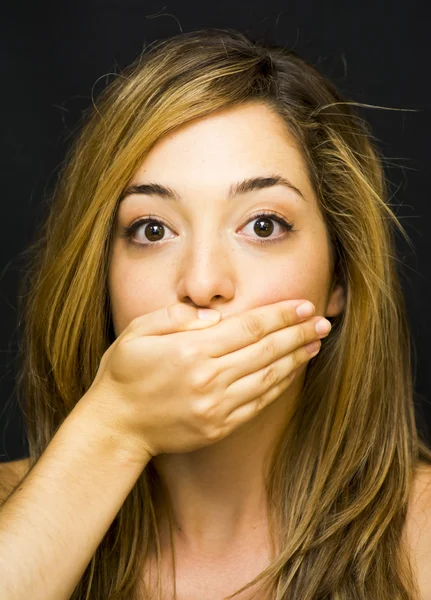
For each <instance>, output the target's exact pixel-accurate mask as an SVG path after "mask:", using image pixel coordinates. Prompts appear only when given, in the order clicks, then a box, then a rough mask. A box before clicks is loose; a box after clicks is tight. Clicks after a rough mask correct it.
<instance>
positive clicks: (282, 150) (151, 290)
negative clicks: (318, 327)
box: [108, 104, 345, 565]
mask: <svg viewBox="0 0 431 600" xmlns="http://www.w3.org/2000/svg"><path fill="white" fill-rule="evenodd" d="M274 173H277V174H280V175H283V176H284V177H286V178H287V179H288V180H289V181H290V182H291V183H292V184H293V185H294V186H296V187H297V188H299V190H300V191H301V192H302V194H303V195H304V197H305V199H303V198H301V197H300V196H298V195H297V194H295V192H293V191H292V190H290V189H288V188H286V187H284V186H281V185H277V186H275V187H272V188H268V189H262V190H258V191H253V192H249V193H247V194H245V195H241V196H238V197H237V198H234V199H233V200H231V201H230V202H228V200H227V190H228V188H229V186H230V185H231V184H232V183H234V182H237V181H240V180H242V179H245V178H247V177H254V176H269V175H272V174H274ZM144 182H145V183H149V182H157V183H161V184H163V185H167V186H170V187H172V188H174V189H175V190H178V192H179V193H180V194H181V196H182V198H183V200H182V201H181V203H180V204H176V203H173V202H168V201H166V200H163V199H162V198H160V197H157V196H148V195H143V194H134V195H130V196H127V197H126V198H125V199H124V200H123V201H122V202H121V203H120V206H119V210H118V213H117V220H116V231H115V236H114V240H113V246H112V252H111V257H110V264H109V281H108V287H109V293H110V297H111V303H112V318H113V324H114V329H115V333H116V335H117V336H118V335H119V334H120V333H121V332H122V331H123V330H124V329H125V328H126V327H127V325H128V324H129V322H130V321H131V320H132V319H134V318H135V317H137V316H139V315H143V314H146V313H150V312H152V311H155V310H159V309H160V308H162V307H164V306H166V305H170V304H174V303H176V302H184V303H189V304H191V305H193V306H198V307H204V308H212V309H215V310H217V311H219V312H221V313H222V318H223V317H227V316H231V315H234V314H236V313H243V312H245V311H247V310H249V309H251V308H254V307H257V306H262V305H265V304H272V303H274V302H279V301H281V300H287V299H308V300H310V301H311V302H312V303H313V304H314V305H315V307H316V312H315V314H316V315H321V316H330V317H332V316H336V315H338V314H340V313H341V312H342V310H343V308H344V303H345V300H344V293H343V289H342V288H341V286H340V285H338V284H337V285H332V284H333V282H332V275H333V273H332V264H331V253H330V245H329V244H330V242H329V237H328V232H327V228H326V225H325V222H324V220H323V217H322V214H321V213H320V210H319V208H318V203H317V198H316V196H315V194H314V192H313V189H312V186H311V183H310V180H309V177H308V175H307V172H306V168H305V162H304V159H303V157H302V155H301V153H300V152H299V149H298V147H297V146H296V144H295V142H294V139H293V137H291V136H290V135H289V134H288V132H286V129H285V126H284V123H283V121H281V119H280V117H278V115H275V114H274V113H272V112H271V111H270V109H269V108H268V107H266V106H265V105H263V104H244V105H242V106H240V107H234V108H230V109H228V110H223V111H218V112H216V113H213V114H211V115H210V116H208V117H205V118H202V119H196V120H194V121H192V122H191V123H188V124H185V125H183V126H181V127H179V128H177V129H176V130H175V131H173V132H170V133H169V134H167V135H166V136H164V137H163V138H161V139H160V140H158V142H157V143H156V144H155V145H154V146H153V148H152V149H151V151H150V152H149V154H148V155H147V157H146V158H145V160H144V161H143V163H142V164H141V165H140V167H139V168H138V169H137V170H136V172H135V173H134V175H133V177H132V178H131V179H130V181H129V185H131V184H137V183H144ZM260 210H273V211H275V212H276V213H278V214H280V215H281V216H283V217H284V218H285V219H286V220H287V221H288V222H290V223H293V224H294V229H295V230H296V231H295V232H289V231H287V230H285V229H284V228H283V226H281V225H278V223H277V222H274V221H271V223H272V224H273V227H274V229H273V231H272V233H271V235H270V236H269V238H266V239H275V238H279V240H280V242H279V243H277V244H274V245H261V244H259V243H258V241H257V240H259V239H262V238H263V237H264V236H262V234H259V231H258V230H257V223H256V221H257V216H256V215H257V214H258V211H260ZM149 213H154V214H155V215H156V216H157V219H158V220H161V221H163V222H164V223H166V227H164V228H163V227H162V232H161V233H160V237H161V239H162V241H159V242H158V241H151V240H154V239H158V238H154V237H152V236H151V231H149V230H148V224H143V225H141V227H140V228H139V230H138V231H137V232H135V234H134V238H135V241H137V242H140V243H143V244H144V243H148V244H152V245H151V246H147V247H145V248H142V249H137V248H134V247H131V246H128V245H127V242H126V240H125V239H123V238H121V237H120V233H121V231H122V228H124V227H126V226H128V225H130V224H131V223H132V222H133V221H136V220H137V219H138V218H140V217H146V216H148V214H149ZM266 218H267V217H266ZM255 225H256V227H255ZM146 228H147V231H146V234H147V235H146V234H145V229H146ZM329 335H330V334H329ZM316 339H317V336H316ZM307 365H308V363H307V364H306V365H303V366H302V367H300V369H299V370H298V375H297V377H296V378H295V379H294V380H293V382H292V383H291V385H290V386H289V387H288V388H287V390H285V391H284V392H283V393H282V395H281V396H280V397H279V398H277V400H275V401H274V402H273V403H272V404H270V405H269V406H267V407H266V408H265V409H264V410H263V411H262V412H260V413H259V414H258V415H257V416H256V417H255V418H254V419H253V420H251V421H249V422H247V423H245V424H244V425H242V426H241V427H239V428H238V429H237V430H235V431H234V432H233V433H232V434H231V435H229V436H227V437H226V438H225V439H223V440H221V441H220V442H217V443H215V444H212V445H211V446H208V447H206V448H203V449H200V450H197V451H194V452H189V453H185V454H162V455H158V456H156V457H154V458H153V463H154V465H155V467H156V469H157V471H158V472H159V474H160V476H161V477H162V479H163V481H164V482H165V484H166V486H167V488H168V490H169V493H170V496H171V499H172V503H173V509H174V517H175V523H176V527H175V530H174V539H175V545H176V547H177V548H179V556H181V555H182V556H183V557H185V556H187V557H191V558H190V560H191V561H193V559H197V558H199V561H200V562H203V561H206V560H207V561H208V562H209V561H213V562H212V564H213V565H214V564H215V562H216V561H217V560H218V559H220V560H222V558H221V557H224V559H226V560H229V559H231V558H232V557H233V556H234V555H237V556H240V555H241V553H242V552H243V551H244V550H245V549H246V550H247V552H248V553H249V554H250V552H251V549H252V548H254V549H255V552H256V554H259V552H262V553H265V552H266V548H267V537H266V536H267V519H266V504H265V496H264V473H265V471H264V461H265V458H266V457H267V456H268V453H269V452H270V451H271V448H273V446H274V442H275V440H277V439H278V437H279V436H280V435H281V433H282V430H283V429H284V428H285V426H286V424H287V422H288V420H289V416H290V414H291V411H292V409H293V407H294V406H295V402H296V400H297V398H298V396H299V394H300V391H301V389H302V386H303V383H304V377H305V374H306V369H307Z"/></svg>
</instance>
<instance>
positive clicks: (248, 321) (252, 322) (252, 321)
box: [243, 314, 265, 340]
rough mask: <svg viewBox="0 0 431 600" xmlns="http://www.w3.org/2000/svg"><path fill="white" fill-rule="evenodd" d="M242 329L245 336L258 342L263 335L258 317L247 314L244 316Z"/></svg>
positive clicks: (263, 330)
mask: <svg viewBox="0 0 431 600" xmlns="http://www.w3.org/2000/svg"><path fill="white" fill-rule="evenodd" d="M243 327H244V330H245V333H246V334H247V335H249V334H251V335H252V337H253V339H258V340H260V339H261V338H262V337H263V336H264V334H265V328H264V325H263V323H262V319H261V317H260V316H258V315H253V314H248V315H245V316H244V319H243Z"/></svg>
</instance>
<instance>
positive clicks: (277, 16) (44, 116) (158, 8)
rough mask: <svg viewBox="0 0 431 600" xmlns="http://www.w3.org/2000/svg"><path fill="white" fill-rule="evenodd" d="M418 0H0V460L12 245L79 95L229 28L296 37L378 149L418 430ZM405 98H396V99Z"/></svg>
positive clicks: (41, 191) (422, 270)
mask: <svg viewBox="0 0 431 600" xmlns="http://www.w3.org/2000/svg"><path fill="white" fill-rule="evenodd" d="M427 6H428V3H427V2H426V1H425V0H424V1H422V2H408V3H401V2H400V3H396V2H379V1H377V2H374V3H371V2H370V3H369V4H367V3H364V2H360V3H359V2H358V3H355V2H340V1H337V2H330V3H329V2H324V1H322V0H320V1H317V0H314V1H304V0H302V1H301V2H299V1H298V2H291V1H284V2H281V1H279V2H275V1H266V2H256V1H250V0H249V1H247V2H244V1H240V2H239V1H236V2H232V1H231V2H225V1H220V0H219V1H218V2H205V3H203V2H202V3H199V4H195V3H193V2H173V3H172V2H171V3H163V2H155V1H153V2H144V1H138V0H134V1H130V0H121V1H120V0H111V1H109V2H108V1H103V0H99V1H97V0H88V1H87V2H85V3H84V2H82V0H80V1H74V2H70V3H69V2H67V3H66V2H56V3H48V2H39V3H37V2H33V3H31V4H30V3H29V4H28V6H27V5H25V4H21V3H14V4H12V3H11V4H10V5H9V6H7V7H6V6H3V10H2V19H1V24H0V27H1V29H2V31H1V43H2V44H3V51H2V54H1V55H2V58H3V60H2V65H1V66H2V68H1V75H0V77H1V80H2V89H3V92H2V94H1V96H0V102H1V115H2V119H1V122H2V130H3V135H2V137H1V139H2V148H1V153H2V154H1V163H0V164H1V171H2V196H1V209H2V210H1V215H2V218H1V236H0V306H1V319H0V357H1V358H0V360H1V370H0V386H1V387H0V462H5V461H8V460H15V459H18V458H22V457H25V456H27V443H26V437H25V431H24V427H23V422H22V418H21V415H20V413H19V410H18V408H17V405H16V401H15V392H14V386H15V377H16V369H17V357H16V352H17V338H16V326H17V312H16V309H17V293H18V291H17V290H18V284H19V281H20V263H19V262H18V261H19V256H18V255H19V254H20V253H21V252H22V251H23V250H24V249H25V248H26V247H27V246H28V244H29V243H30V241H31V240H32V239H33V236H34V235H35V233H36V232H37V227H38V224H40V222H41V219H43V217H44V214H45V213H46V210H47V203H46V196H47V194H48V193H49V192H50V191H51V186H52V185H53V182H54V179H55V175H56V171H57V168H58V167H59V166H60V164H61V162H62V161H63V159H64V156H65V152H66V149H67V147H68V144H69V143H70V137H71V134H72V132H73V130H74V128H75V126H76V124H77V122H78V120H79V118H80V115H81V112H82V111H83V110H84V109H85V108H87V107H88V106H89V105H90V104H91V102H92V97H93V98H96V97H97V96H98V94H99V93H100V92H101V91H102V89H103V88H104V87H105V86H106V83H107V82H108V83H109V81H110V80H111V79H112V77H113V75H109V73H112V74H115V73H118V72H119V71H120V69H121V68H124V67H125V66H127V65H128V64H129V63H130V62H131V61H132V60H134V59H135V58H136V57H137V56H138V55H139V54H140V53H141V52H142V50H143V48H144V47H145V46H146V45H148V44H151V43H152V42H153V41H155V40H158V39H165V38H167V37H170V36H172V35H175V34H177V33H181V32H187V31H192V30H195V29H200V28H203V27H221V28H234V29H238V30H240V31H242V32H244V33H249V34H251V35H253V36H256V37H263V38H264V39H266V40H268V41H271V42H273V43H277V44H280V45H282V46H287V47H290V48H295V50H296V51H297V52H298V53H299V54H300V55H302V56H304V57H305V58H307V59H308V60H310V61H311V62H312V63H313V64H315V65H316V66H317V67H318V68H319V69H320V70H321V71H322V72H323V73H324V74H325V75H326V76H327V77H329V78H330V79H331V80H332V81H333V82H334V83H335V84H336V85H337V86H338V87H339V89H340V91H341V92H342V93H344V94H345V95H346V96H347V98H348V99H350V100H354V101H357V102H362V103H366V104H371V105H374V106H380V107H386V108H392V109H395V110H383V109H376V108H361V109H359V112H360V113H361V115H362V116H363V117H364V118H365V119H367V120H368V122H369V123H370V124H371V126H372V128H373V133H374V135H375V137H376V138H377V140H378V145H379V148H380V150H381V151H382V152H383V154H384V156H385V158H386V161H385V170H386V175H387V178H388V181H389V184H390V185H389V190H390V199H389V202H390V204H391V205H392V206H393V208H394V210H395V212H396V214H397V215H398V217H399V219H400V221H401V223H402V224H403V226H404V227H405V228H406V230H407V233H408V234H409V236H410V238H411V240H412V242H413V245H414V250H412V249H411V248H410V247H409V246H408V245H407V244H406V242H405V241H404V240H403V239H402V238H401V236H399V234H397V247H398V251H399V259H400V262H399V273H400V276H401V279H402V284H403V289H404V294H405V298H406V303H407V309H408V318H409V323H410V328H411V333H412V342H413V365H414V374H415V392H416V395H415V409H416V415H417V423H418V427H419V429H420V430H421V432H423V435H424V436H425V437H426V439H427V441H428V442H429V443H430V444H431V427H430V424H431V394H430V392H431V378H430V370H431V369H430V367H431V359H430V357H429V338H430V333H431V320H430V310H429V308H430V304H431V303H430V301H431V285H430V277H429V275H430V263H429V260H430V256H431V236H430V235H429V231H428V230H429V228H430V226H431V224H430V216H431V215H430V213H431V210H430V179H429V173H430V167H431V161H430V157H429V156H430V152H429V139H430V133H431V127H430V123H431V119H430V100H429V91H430V89H429V88H430V86H429V83H428V80H429V74H430V71H431V70H430V67H429V63H430V58H431V52H430V48H431V43H430V37H431V33H430V31H429V19H428V15H427ZM399 109H409V110H399Z"/></svg>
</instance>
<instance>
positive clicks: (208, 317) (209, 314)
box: [198, 308, 220, 321]
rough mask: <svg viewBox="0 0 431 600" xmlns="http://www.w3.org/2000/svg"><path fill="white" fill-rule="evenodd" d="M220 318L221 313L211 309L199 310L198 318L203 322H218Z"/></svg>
mask: <svg viewBox="0 0 431 600" xmlns="http://www.w3.org/2000/svg"><path fill="white" fill-rule="evenodd" d="M219 316H220V313H219V312H217V311H216V310H212V309H211V308H199V309H198V317H199V319H202V321H218V318H219Z"/></svg>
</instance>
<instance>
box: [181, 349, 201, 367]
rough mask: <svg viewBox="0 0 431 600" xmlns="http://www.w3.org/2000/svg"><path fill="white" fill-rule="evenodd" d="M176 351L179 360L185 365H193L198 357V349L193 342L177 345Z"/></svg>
mask: <svg viewBox="0 0 431 600" xmlns="http://www.w3.org/2000/svg"><path fill="white" fill-rule="evenodd" d="M178 352H179V354H180V358H181V361H182V362H183V363H184V364H185V365H187V366H188V365H195V364H196V361H197V358H198V354H199V353H198V349H197V348H196V347H195V346H194V345H193V344H183V345H181V346H179V348H178Z"/></svg>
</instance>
